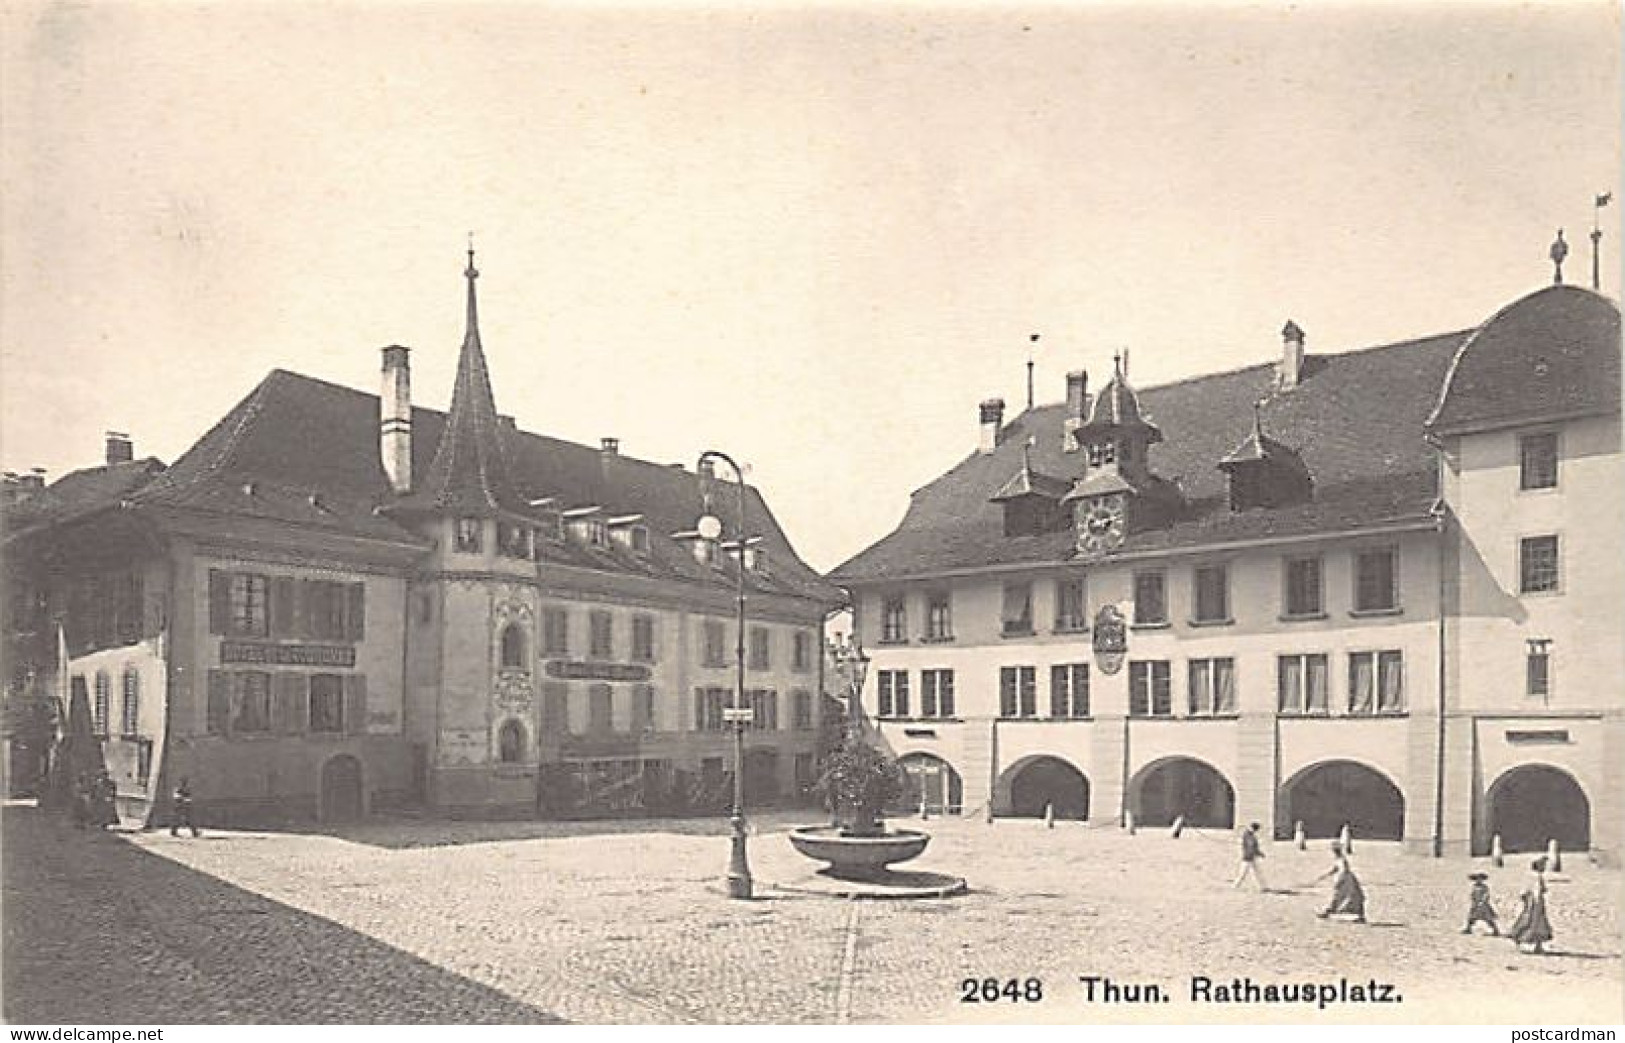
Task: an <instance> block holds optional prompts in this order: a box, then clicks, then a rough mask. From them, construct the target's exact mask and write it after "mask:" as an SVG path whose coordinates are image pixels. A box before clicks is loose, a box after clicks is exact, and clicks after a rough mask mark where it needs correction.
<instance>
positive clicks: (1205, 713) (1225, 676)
mask: <svg viewBox="0 0 1625 1043" xmlns="http://www.w3.org/2000/svg"><path fill="white" fill-rule="evenodd" d="M1186 665H1187V667H1188V671H1187V674H1186V676H1187V679H1188V681H1189V688H1188V693H1187V695H1188V698H1187V702H1186V709H1187V712H1188V713H1189V715H1190V716H1192V717H1212V716H1215V715H1223V714H1231V713H1235V712H1236V661H1235V660H1234V659H1229V658H1225V659H1192V660H1191V661H1190V662H1189V663H1188V664H1186Z"/></svg>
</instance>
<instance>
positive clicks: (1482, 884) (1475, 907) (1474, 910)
mask: <svg viewBox="0 0 1625 1043" xmlns="http://www.w3.org/2000/svg"><path fill="white" fill-rule="evenodd" d="M1489 878H1490V875H1489V874H1488V873H1468V874H1467V879H1469V880H1471V881H1472V882H1473V887H1472V890H1471V891H1469V892H1468V894H1467V901H1468V902H1469V906H1468V909H1467V926H1466V927H1463V928H1462V929H1461V933H1462V934H1472V933H1473V924H1475V923H1478V922H1479V921H1480V920H1482V921H1483V922H1485V923H1487V924H1489V925H1490V933H1491V934H1493V935H1495V936H1496V937H1497V938H1499V937H1500V936H1501V928H1499V927H1497V926H1496V924H1495V907H1494V906H1493V905H1491V904H1490V885H1489V884H1488V883H1486V881H1487V880H1489Z"/></svg>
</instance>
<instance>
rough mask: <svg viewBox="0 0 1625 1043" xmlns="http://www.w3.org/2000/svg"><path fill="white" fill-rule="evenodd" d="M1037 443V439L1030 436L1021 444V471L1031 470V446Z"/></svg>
mask: <svg viewBox="0 0 1625 1043" xmlns="http://www.w3.org/2000/svg"><path fill="white" fill-rule="evenodd" d="M1037 441H1038V439H1037V438H1035V437H1033V436H1032V435H1028V436H1027V440H1026V441H1025V442H1023V443H1021V469H1022V470H1023V471H1031V470H1032V469H1033V445H1034V443H1036V442H1037Z"/></svg>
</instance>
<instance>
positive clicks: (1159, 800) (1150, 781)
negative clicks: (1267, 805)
mask: <svg viewBox="0 0 1625 1043" xmlns="http://www.w3.org/2000/svg"><path fill="white" fill-rule="evenodd" d="M1128 806H1129V810H1130V811H1131V812H1133V813H1134V821H1135V822H1136V823H1138V824H1140V825H1143V826H1167V825H1171V824H1172V823H1173V821H1174V819H1176V818H1178V817H1180V816H1181V815H1183V816H1184V817H1185V824H1186V825H1187V826H1203V827H1211V828H1218V829H1231V828H1234V826H1235V824H1236V791H1235V789H1233V788H1232V787H1231V785H1230V781H1229V780H1228V779H1226V778H1225V777H1224V776H1223V775H1221V774H1220V773H1219V771H1218V769H1216V768H1214V767H1213V765H1211V764H1208V763H1207V762H1206V761H1199V760H1197V759H1196V758H1194V757H1165V758H1163V759H1162V760H1159V761H1153V762H1152V763H1150V764H1147V765H1146V766H1145V767H1143V768H1141V769H1140V770H1139V771H1138V772H1136V773H1135V775H1134V778H1133V779H1131V780H1130V781H1129V800H1128Z"/></svg>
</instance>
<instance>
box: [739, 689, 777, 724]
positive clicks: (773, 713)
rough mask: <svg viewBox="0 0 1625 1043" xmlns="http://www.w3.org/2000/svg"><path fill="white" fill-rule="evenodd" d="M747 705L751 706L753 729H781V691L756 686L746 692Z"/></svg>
mask: <svg viewBox="0 0 1625 1043" xmlns="http://www.w3.org/2000/svg"><path fill="white" fill-rule="evenodd" d="M745 699H746V701H745V705H746V706H749V707H750V708H751V711H752V712H751V718H750V727H751V730H752V731H758V732H775V731H778V730H779V693H778V692H775V691H773V690H772V689H771V688H756V689H752V690H751V691H749V692H746V693H745Z"/></svg>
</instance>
